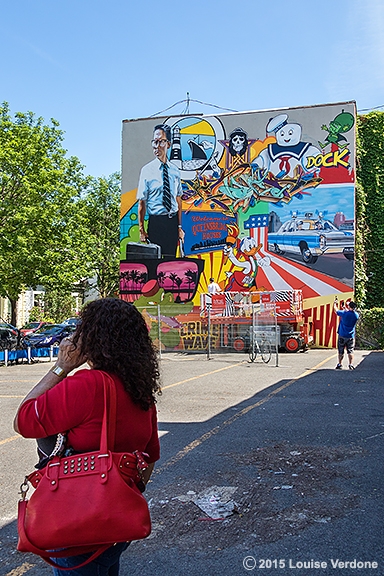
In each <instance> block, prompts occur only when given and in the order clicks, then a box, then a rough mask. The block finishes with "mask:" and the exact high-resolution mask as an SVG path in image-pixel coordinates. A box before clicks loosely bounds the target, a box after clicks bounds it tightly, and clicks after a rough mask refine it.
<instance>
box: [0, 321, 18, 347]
mask: <svg viewBox="0 0 384 576" xmlns="http://www.w3.org/2000/svg"><path fill="white" fill-rule="evenodd" d="M19 341H20V333H19V330H18V329H17V328H16V327H15V326H12V324H8V323H7V322H0V350H11V349H12V348H14V347H15V346H17V344H18V343H19Z"/></svg>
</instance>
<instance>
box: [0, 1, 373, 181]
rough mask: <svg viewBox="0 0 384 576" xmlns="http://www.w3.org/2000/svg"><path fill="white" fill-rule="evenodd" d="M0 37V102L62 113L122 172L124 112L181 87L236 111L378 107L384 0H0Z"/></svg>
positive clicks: (176, 96) (88, 162) (67, 124)
mask: <svg viewBox="0 0 384 576" xmlns="http://www.w3.org/2000/svg"><path fill="white" fill-rule="evenodd" d="M0 46H1V54H2V66H1V74H0V99H1V101H7V102H9V104H10V106H11V110H12V112H17V111H26V110H32V111H33V112H35V113H36V114H37V115H38V116H43V117H44V118H45V119H46V120H47V121H48V120H49V119H50V118H51V117H53V118H55V119H56V120H58V121H59V123H60V126H61V128H62V129H63V130H64V131H65V143H64V144H65V147H66V148H67V150H68V153H69V154H71V155H75V156H78V158H79V159H80V161H81V162H82V163H83V164H84V165H85V166H86V172H87V173H89V174H92V175H93V176H101V175H108V174H110V173H112V172H114V171H117V170H120V164H121V122H122V120H123V119H128V118H139V117H147V116H151V115H153V114H155V113H156V112H158V111H160V110H163V109H165V108H167V107H169V106H171V105H172V104H174V103H175V102H177V101H180V100H183V99H185V98H186V93H187V92H189V93H190V97H191V98H192V99H195V100H200V101H203V102H208V103H211V104H215V105H218V106H222V107H224V108H231V109H234V110H239V111H242V110H261V109H268V108H279V107H286V106H288V107H289V106H302V105H311V104H323V103H328V102H340V101H343V100H356V101H357V106H358V109H359V110H361V109H366V108H374V107H378V106H382V105H384V72H383V71H384V2H383V1H382V0H348V1H347V0H337V1H335V0H323V1H322V2H311V1H310V0H291V1H290V2H288V0H274V1H273V2H264V1H263V0H243V1H242V2H229V1H228V0H194V1H193V2H192V1H191V2H186V1H185V0H163V1H162V2H155V1H154V0H147V1H146V2H134V1H133V0H125V1H124V0H109V1H108V2H106V1H105V0H103V1H102V0H92V1H91V0H65V1H64V0H55V1H52V0H49V1H48V0H34V1H32V0H18V1H17V2H5V0H3V2H2V33H1V36H0ZM184 107H185V104H180V105H179V106H178V107H175V108H173V109H172V110H171V113H174V114H180V113H182V112H183V110H184ZM190 112H191V113H193V112H206V113H214V112H218V110H216V109H214V108H209V107H207V106H202V105H200V104H196V103H193V102H192V103H191V105H190Z"/></svg>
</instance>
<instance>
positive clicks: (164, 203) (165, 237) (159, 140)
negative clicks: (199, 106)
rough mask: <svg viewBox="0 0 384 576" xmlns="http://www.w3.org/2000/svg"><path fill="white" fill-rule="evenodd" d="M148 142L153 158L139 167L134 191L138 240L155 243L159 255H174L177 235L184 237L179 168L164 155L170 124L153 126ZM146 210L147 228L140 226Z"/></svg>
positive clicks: (168, 139)
mask: <svg viewBox="0 0 384 576" xmlns="http://www.w3.org/2000/svg"><path fill="white" fill-rule="evenodd" d="M151 143H152V148H153V153H154V155H155V159H154V160H152V162H149V163H148V164H146V165H145V166H143V168H142V169H141V172H140V178H139V185H138V188H137V195H136V198H137V200H138V201H139V208H138V218H139V229H140V241H141V242H147V241H148V240H149V241H150V242H152V243H153V244H158V245H159V246H160V247H161V253H162V255H168V256H176V250H177V245H178V242H179V239H181V241H183V240H184V231H183V229H182V226H181V215H182V201H181V195H182V188H181V180H180V171H179V169H178V168H177V166H175V165H174V164H172V163H171V162H169V160H168V157H167V151H168V149H169V148H170V147H171V128H170V127H169V126H168V125H167V124H158V125H157V126H155V128H154V132H153V140H152V142H151ZM146 212H148V229H147V230H145V228H144V218H145V214H146Z"/></svg>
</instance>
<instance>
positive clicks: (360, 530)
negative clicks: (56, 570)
mask: <svg viewBox="0 0 384 576" xmlns="http://www.w3.org/2000/svg"><path fill="white" fill-rule="evenodd" d="M383 359H384V355H383V352H372V353H368V352H364V351H358V352H357V353H356V366H357V367H356V370H355V371H348V370H343V371H335V370H334V367H335V365H336V353H335V351H332V350H310V351H309V352H308V353H305V354H303V353H299V354H294V355H290V354H285V355H281V356H280V358H279V366H278V367H275V366H274V365H273V362H271V363H270V364H269V365H263V364H262V363H256V364H249V363H248V362H247V361H246V358H245V357H243V356H240V355H237V354H231V355H226V356H219V355H217V356H216V355H214V357H213V359H212V360H210V361H207V360H206V358H205V357H204V356H189V355H181V354H169V355H168V354H166V355H164V356H163V358H162V362H161V364H162V374H163V395H162V397H161V398H160V399H159V403H158V410H159V429H160V435H161V445H162V457H161V460H160V462H159V463H158V465H157V467H156V469H155V473H154V475H153V477H152V481H151V482H150V484H149V486H148V489H147V498H148V500H149V502H150V508H151V512H152V519H153V532H152V535H151V536H150V537H149V538H148V539H147V540H145V541H142V542H135V543H133V544H132V545H131V546H130V548H129V549H128V550H127V552H126V553H125V554H124V555H123V557H122V569H121V574H123V575H125V574H126V575H127V576H128V575H130V576H131V575H132V576H136V575H137V576H138V575H141V576H142V575H147V574H148V575H149V574H153V573H154V574H158V575H160V576H168V575H172V576H174V575H178V574H191V575H193V576H195V575H196V576H197V575H199V576H201V575H202V574H203V575H205V574H206V575H209V576H213V575H216V574H217V575H219V574H220V575H224V576H232V575H234V574H236V575H237V574H247V573H248V572H251V573H252V572H254V573H257V572H259V571H262V573H265V572H267V573H268V574H291V573H293V574H296V573H305V574H311V575H312V574H321V575H328V574H343V575H344V574H348V575H349V574H355V573H358V574H372V573H374V574H383V573H384V568H383V566H384V554H383V552H384V546H383V538H382V533H383V517H384V514H383V512H384V511H383V501H384V500H383V483H382V477H383V438H384V396H383V393H382V385H383V369H384V363H383ZM46 369H47V366H46V365H45V364H44V363H43V362H41V363H38V364H36V365H32V366H26V365H24V366H12V367H8V368H6V369H5V368H4V367H2V368H0V386H1V388H0V396H1V398H0V400H1V403H2V414H3V418H2V423H1V441H0V450H1V455H2V462H3V463H4V464H3V466H2V473H1V476H2V482H1V507H0V512H1V525H2V528H1V531H0V540H1V543H2V546H1V553H0V559H1V566H2V567H1V568H0V574H2V575H5V576H16V575H20V574H27V575H28V576H35V575H37V574H49V573H50V568H49V567H47V566H45V565H44V564H43V563H42V562H41V561H40V560H38V559H36V558H35V557H34V556H30V555H21V554H19V553H15V552H14V546H15V539H16V530H15V509H16V501H17V489H18V486H19V484H20V482H19V480H20V478H21V479H22V478H23V476H24V474H25V472H26V471H30V470H29V468H31V467H33V463H34V462H35V453H34V445H33V442H32V441H25V440H22V439H21V438H19V437H17V436H15V434H14V432H13V431H12V428H11V419H12V418H11V417H13V414H14V411H15V410H16V408H17V405H18V403H19V401H20V398H21V397H22V396H23V395H24V394H25V393H26V392H27V391H28V390H29V388H30V387H31V386H32V385H33V384H34V383H35V382H36V381H37V380H38V379H39V378H40V377H41V375H42V374H43V373H44V371H45V370H46ZM31 469H32V468H31ZM207 502H208V504H209V506H208V508H207ZM207 510H208V512H209V513H208V512H207ZM227 514H228V515H227ZM215 515H216V517H214V516H215Z"/></svg>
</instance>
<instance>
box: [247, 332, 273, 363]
mask: <svg viewBox="0 0 384 576" xmlns="http://www.w3.org/2000/svg"><path fill="white" fill-rule="evenodd" d="M257 356H261V359H262V361H263V362H264V363H265V364H268V362H269V361H270V359H271V357H272V346H271V343H270V341H269V340H268V338H267V337H266V335H265V333H262V334H261V339H260V342H259V340H258V339H257V337H256V334H255V333H254V331H253V330H251V342H250V346H249V360H250V362H255V360H256V358H257Z"/></svg>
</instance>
